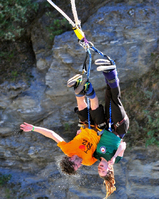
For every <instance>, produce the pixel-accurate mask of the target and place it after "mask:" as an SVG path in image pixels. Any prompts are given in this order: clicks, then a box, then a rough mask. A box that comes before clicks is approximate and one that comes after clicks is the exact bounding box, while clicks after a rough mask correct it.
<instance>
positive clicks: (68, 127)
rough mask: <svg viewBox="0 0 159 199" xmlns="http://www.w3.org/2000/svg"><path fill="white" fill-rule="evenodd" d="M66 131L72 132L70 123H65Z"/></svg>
mask: <svg viewBox="0 0 159 199" xmlns="http://www.w3.org/2000/svg"><path fill="white" fill-rule="evenodd" d="M64 129H65V131H70V124H69V123H65V124H64Z"/></svg>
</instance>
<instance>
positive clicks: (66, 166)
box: [60, 156, 76, 175]
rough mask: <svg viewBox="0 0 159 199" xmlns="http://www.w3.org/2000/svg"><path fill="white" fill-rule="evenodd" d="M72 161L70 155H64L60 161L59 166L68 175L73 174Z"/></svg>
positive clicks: (74, 172)
mask: <svg viewBox="0 0 159 199" xmlns="http://www.w3.org/2000/svg"><path fill="white" fill-rule="evenodd" d="M74 165H75V164H74V162H72V161H71V160H70V157H68V156H64V157H63V158H62V160H61V162H60V167H61V170H62V172H63V173H65V174H68V175H75V174H76V171H75V169H74Z"/></svg>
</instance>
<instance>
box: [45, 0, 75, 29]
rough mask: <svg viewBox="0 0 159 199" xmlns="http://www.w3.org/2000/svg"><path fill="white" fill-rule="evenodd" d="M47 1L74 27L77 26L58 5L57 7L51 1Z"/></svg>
mask: <svg viewBox="0 0 159 199" xmlns="http://www.w3.org/2000/svg"><path fill="white" fill-rule="evenodd" d="M47 1H48V2H49V3H50V4H51V5H52V6H53V7H54V8H55V9H56V10H57V11H59V12H60V13H61V14H62V15H63V16H64V17H65V18H66V19H67V20H68V21H69V23H70V24H71V25H72V27H75V26H76V25H75V23H74V22H73V21H72V20H71V19H70V18H69V17H68V16H67V15H66V14H65V13H64V12H63V11H62V10H61V9H60V8H59V7H58V6H57V5H55V4H54V3H53V2H52V1H51V0H47Z"/></svg>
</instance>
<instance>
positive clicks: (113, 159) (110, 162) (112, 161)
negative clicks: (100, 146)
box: [108, 156, 116, 165]
mask: <svg viewBox="0 0 159 199" xmlns="http://www.w3.org/2000/svg"><path fill="white" fill-rule="evenodd" d="M115 159H116V158H115V157H114V156H113V157H112V158H111V160H109V161H108V163H109V164H111V165H113V164H114V163H115Z"/></svg>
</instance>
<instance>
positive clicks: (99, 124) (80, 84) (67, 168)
mask: <svg viewBox="0 0 159 199" xmlns="http://www.w3.org/2000/svg"><path fill="white" fill-rule="evenodd" d="M67 86H68V87H74V89H75V96H76V100H77V106H78V111H79V112H80V113H81V112H82V111H83V110H86V109H87V103H86V101H85V96H87V97H88V98H89V99H90V108H91V110H90V115H92V116H93V115H98V114H99V113H100V117H99V118H98V119H97V120H96V127H95V128H94V129H92V128H88V127H87V126H85V127H84V128H83V127H81V128H80V131H79V132H80V133H79V132H77V135H76V136H75V138H74V139H73V140H71V141H70V142H68V143H67V142H65V140H64V139H63V138H62V137H60V136H59V135H58V134H57V133H55V132H54V131H52V130H49V129H46V128H42V127H38V126H33V125H32V124H28V123H26V122H24V123H23V124H21V125H20V129H21V130H23V131H25V132H29V131H35V132H38V133H40V134H42V135H44V136H46V137H48V138H51V139H53V140H54V141H55V142H57V146H58V147H60V148H61V150H62V151H63V152H64V154H65V156H64V157H63V159H62V160H61V163H60V165H61V168H62V171H63V172H65V173H67V174H69V175H71V174H75V173H76V171H77V169H78V168H79V167H80V166H81V165H86V166H91V165H92V164H94V163H95V162H96V161H97V159H96V158H95V157H93V154H94V152H95V150H96V148H97V144H98V143H99V140H100V135H98V133H97V132H98V131H101V129H103V128H104V127H105V124H106V123H105V115H104V108H103V106H99V104H98V98H97V96H96V93H95V91H94V89H93V87H92V84H91V83H90V82H88V81H87V80H86V79H82V76H81V75H76V76H74V77H73V78H71V79H69V80H68V82H67ZM86 117H88V115H87V116H86Z"/></svg>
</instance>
